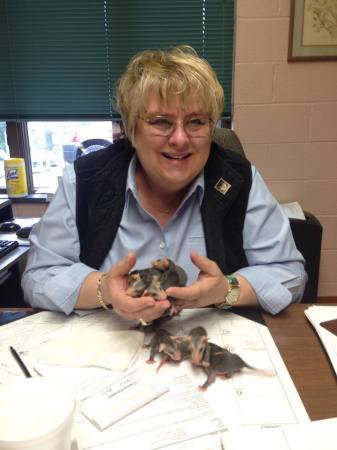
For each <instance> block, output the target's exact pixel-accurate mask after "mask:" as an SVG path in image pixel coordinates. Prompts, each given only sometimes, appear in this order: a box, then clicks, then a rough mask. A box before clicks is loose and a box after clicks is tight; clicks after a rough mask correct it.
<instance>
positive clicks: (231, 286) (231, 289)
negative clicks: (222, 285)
mask: <svg viewBox="0 0 337 450" xmlns="http://www.w3.org/2000/svg"><path fill="white" fill-rule="evenodd" d="M226 278H227V281H228V291H227V294H226V297H225V301H224V302H222V303H216V305H215V307H216V308H219V309H228V308H230V307H231V306H233V305H235V303H236V302H237V301H238V298H239V295H240V284H239V281H238V279H237V278H236V277H233V276H232V275H226Z"/></svg>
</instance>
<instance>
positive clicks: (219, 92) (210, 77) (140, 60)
mask: <svg viewBox="0 0 337 450" xmlns="http://www.w3.org/2000/svg"><path fill="white" fill-rule="evenodd" d="M153 93H157V94H158V95H159V98H160V100H161V101H162V102H163V103H164V104H166V103H167V102H168V101H169V99H170V97H171V96H172V95H178V96H179V97H180V99H181V102H182V104H183V105H186V104H188V102H189V100H190V99H191V96H194V97H195V98H196V99H197V100H198V102H200V104H201V105H202V106H203V107H204V108H205V112H206V113H207V114H208V115H209V117H210V119H211V120H212V122H213V125H214V127H215V125H216V122H217V120H218V119H219V117H220V115H221V113H222V110H223V107H224V93H223V89H222V87H221V85H220V83H219V81H218V79H217V76H216V74H215V72H214V70H213V69H212V67H211V66H210V65H209V63H208V62H207V61H206V60H205V59H203V58H200V57H199V56H198V54H197V53H196V51H195V50H194V49H193V48H192V47H190V46H186V45H185V46H179V47H174V48H172V49H171V50H168V51H163V50H147V51H143V52H140V53H138V54H137V55H135V56H134V57H133V58H132V59H131V61H130V62H129V64H128V66H127V68H126V70H125V72H124V73H123V75H122V76H121V78H120V79H119V80H118V82H117V86H116V109H117V111H118V112H119V113H120V115H121V116H122V119H123V123H124V127H125V133H126V135H127V137H128V138H129V139H130V140H131V142H132V143H134V130H135V126H136V122H137V119H138V118H139V116H141V115H142V114H143V113H144V112H145V110H146V107H147V103H148V100H149V96H150V95H151V94H153Z"/></svg>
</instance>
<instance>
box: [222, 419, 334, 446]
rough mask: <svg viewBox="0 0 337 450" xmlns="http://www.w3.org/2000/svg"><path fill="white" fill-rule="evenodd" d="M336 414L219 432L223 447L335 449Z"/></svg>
mask: <svg viewBox="0 0 337 450" xmlns="http://www.w3.org/2000/svg"><path fill="white" fill-rule="evenodd" d="M336 436H337V418H332V419H326V420H317V421H314V422H310V423H305V424H296V425H285V426H282V427H280V428H273V429H267V430H266V429H261V430H250V429H246V428H244V427H238V428H237V429H235V430H229V431H228V432H225V433H223V435H222V441H223V447H224V448H225V449H226V450H247V449H259V450H271V449H272V450H336Z"/></svg>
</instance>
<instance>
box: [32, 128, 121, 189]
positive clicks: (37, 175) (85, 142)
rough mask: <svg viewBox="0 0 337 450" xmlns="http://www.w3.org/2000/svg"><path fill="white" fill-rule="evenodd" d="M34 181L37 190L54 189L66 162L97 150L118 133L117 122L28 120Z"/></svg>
mask: <svg viewBox="0 0 337 450" xmlns="http://www.w3.org/2000/svg"><path fill="white" fill-rule="evenodd" d="M27 126H28V137H29V146H30V155H31V166H32V174H33V184H34V188H35V190H36V192H43V193H45V192H47V193H53V192H55V189H56V187H57V180H58V177H59V176H61V174H62V170H63V168H64V166H65V165H67V164H70V163H72V162H73V161H74V160H75V159H77V158H78V157H80V156H81V155H82V154H86V153H88V152H90V151H94V150H98V149H99V148H103V147H105V146H107V145H109V144H110V143H112V142H113V140H114V139H116V138H118V137H119V136H120V134H121V128H120V122H117V121H115V122H111V121H97V122H93V121H91V122H90V121H81V122H79V121H76V122H74V121H69V122H61V121H57V122H56V121H53V122H39V121H34V122H32V121H31V122H28V124H27Z"/></svg>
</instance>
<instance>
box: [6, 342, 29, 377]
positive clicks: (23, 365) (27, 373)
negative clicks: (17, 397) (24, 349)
mask: <svg viewBox="0 0 337 450" xmlns="http://www.w3.org/2000/svg"><path fill="white" fill-rule="evenodd" d="M9 350H10V351H11V353H12V355H13V357H14V359H15V361H16V362H17V363H18V364H19V366H20V369H21V370H22V372H23V373H24V374H25V376H26V377H27V378H31V374H30V372H29V370H28V369H27V367H26V366H25V364H24V362H23V361H22V359H21V357H20V355H19V353H18V352H17V351H16V350H15V348H13V347H12V346H10V347H9Z"/></svg>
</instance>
